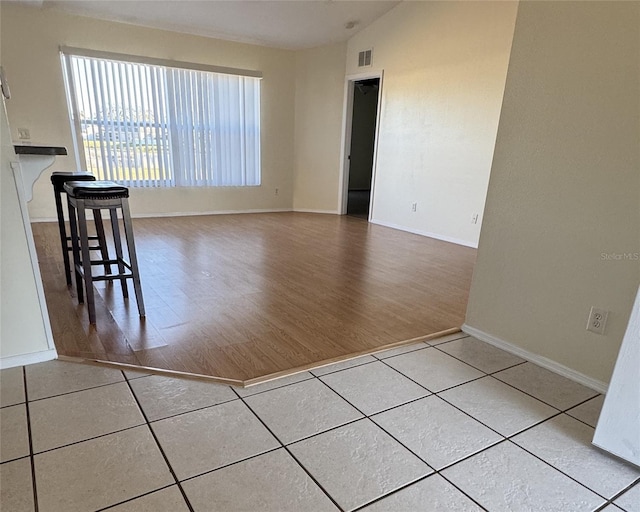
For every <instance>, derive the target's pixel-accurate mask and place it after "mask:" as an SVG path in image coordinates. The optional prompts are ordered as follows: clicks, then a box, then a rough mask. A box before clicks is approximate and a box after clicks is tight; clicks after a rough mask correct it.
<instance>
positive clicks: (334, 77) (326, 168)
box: [293, 44, 346, 213]
mask: <svg viewBox="0 0 640 512" xmlns="http://www.w3.org/2000/svg"><path fill="white" fill-rule="evenodd" d="M345 52H346V44H335V45H331V46H323V47H320V48H314V49H311V50H304V51H299V52H296V98H295V100H296V101H295V118H296V123H295V174H294V193H293V207H294V209H295V210H311V211H324V212H333V213H336V212H337V211H338V209H339V201H340V198H339V183H340V140H341V134H342V112H343V101H344V67H345Z"/></svg>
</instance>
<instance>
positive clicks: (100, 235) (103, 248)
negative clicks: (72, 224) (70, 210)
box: [51, 171, 111, 286]
mask: <svg viewBox="0 0 640 512" xmlns="http://www.w3.org/2000/svg"><path fill="white" fill-rule="evenodd" d="M70 181H74V182H77V183H80V182H84V183H88V182H94V181H96V177H95V176H94V175H93V174H91V173H90V172H87V171H54V172H52V173H51V184H52V185H53V195H54V197H55V200H56V212H57V214H58V231H59V232H60V245H61V247H62V258H63V261H64V273H65V276H66V278H67V286H71V262H70V261H69V251H71V250H72V249H73V248H72V246H70V245H69V242H70V241H71V238H70V237H68V236H67V228H66V226H65V223H64V210H63V208H62V194H64V193H66V190H65V188H64V185H65V183H68V182H70ZM93 220H94V223H95V227H96V235H95V236H89V235H87V236H88V239H89V240H95V241H97V245H93V246H91V247H89V250H91V251H100V253H101V254H102V259H103V260H105V261H106V260H108V259H109V254H108V252H107V243H106V241H105V237H104V227H103V225H102V216H101V215H100V211H96V212H95V215H94V218H93ZM104 269H105V272H107V273H109V272H111V266H110V265H109V264H105V267H104Z"/></svg>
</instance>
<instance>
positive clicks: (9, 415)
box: [0, 404, 29, 462]
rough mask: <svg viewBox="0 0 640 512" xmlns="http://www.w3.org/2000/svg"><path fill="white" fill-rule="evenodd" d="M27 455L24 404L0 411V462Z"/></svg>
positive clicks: (27, 434)
mask: <svg viewBox="0 0 640 512" xmlns="http://www.w3.org/2000/svg"><path fill="white" fill-rule="evenodd" d="M27 455H29V431H28V425H27V410H26V407H25V405H24V404H19V405H12V406H10V407H5V408H3V409H0V462H6V461H8V460H13V459H18V458H20V457H25V456H27Z"/></svg>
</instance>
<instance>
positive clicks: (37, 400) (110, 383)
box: [30, 361, 126, 402]
mask: <svg viewBox="0 0 640 512" xmlns="http://www.w3.org/2000/svg"><path fill="white" fill-rule="evenodd" d="M64 362H66V361H64ZM70 364H80V363H70ZM91 366H93V365H91ZM96 368H97V366H96ZM103 368H106V367H103ZM116 371H120V370H116ZM122 382H126V379H124V380H118V381H114V382H107V383H106V384H99V385H97V386H89V387H88V388H82V389H76V390H74V391H67V392H65V393H58V394H57V395H51V396H43V397H41V398H35V399H33V400H30V401H31V402H41V401H42V400H49V398H58V397H60V396H66V395H73V394H74V393H81V392H82V391H89V390H91V389H99V388H106V387H107V386H113V385H114V384H121V383H122Z"/></svg>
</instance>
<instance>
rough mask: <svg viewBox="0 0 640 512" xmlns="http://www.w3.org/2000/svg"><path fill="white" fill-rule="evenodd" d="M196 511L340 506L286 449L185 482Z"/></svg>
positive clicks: (280, 511)
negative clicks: (336, 504)
mask: <svg viewBox="0 0 640 512" xmlns="http://www.w3.org/2000/svg"><path fill="white" fill-rule="evenodd" d="M183 488H184V491H185V493H186V494H187V497H188V498H189V501H190V502H191V504H192V506H193V508H194V510H195V511H196V512H210V511H212V510H221V511H222V510H224V511H247V512H249V511H260V512H288V511H290V512H298V511H305V510H309V511H311V510H312V511H314V512H325V511H326V512H331V511H337V510H338V509H337V507H336V506H335V505H334V504H333V503H332V502H331V500H330V499H329V498H328V497H327V496H326V494H324V493H323V492H322V490H321V489H320V488H319V487H318V486H317V485H316V484H315V483H314V481H313V480H312V479H311V478H310V477H309V475H307V473H305V471H304V470H303V469H302V468H301V467H300V466H299V465H298V464H297V463H296V461H295V460H294V459H293V458H292V457H291V455H289V454H288V453H287V452H286V451H285V450H284V449H280V450H276V451H273V452H269V453H265V454H263V455H260V456H258V457H254V458H253V459H249V460H245V461H243V462H239V463H238V464H233V465H231V466H228V467H226V468H222V469H219V470H217V471H213V472H212V473H207V474H206V475H202V476H199V477H197V478H194V479H192V480H188V481H187V482H184V484H183Z"/></svg>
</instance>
